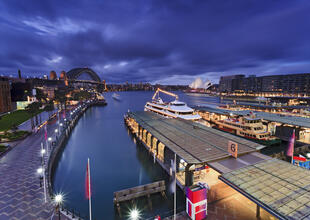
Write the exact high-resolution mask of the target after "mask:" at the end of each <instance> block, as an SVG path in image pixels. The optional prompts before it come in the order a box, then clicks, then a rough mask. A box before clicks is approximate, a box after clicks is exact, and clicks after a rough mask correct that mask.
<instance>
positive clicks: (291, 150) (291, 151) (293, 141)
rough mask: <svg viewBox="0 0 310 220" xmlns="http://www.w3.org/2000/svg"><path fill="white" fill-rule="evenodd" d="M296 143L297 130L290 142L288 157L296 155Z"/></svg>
mask: <svg viewBox="0 0 310 220" xmlns="http://www.w3.org/2000/svg"><path fill="white" fill-rule="evenodd" d="M294 143H295V130H294V131H293V134H292V137H291V138H290V142H289V144H288V148H287V152H286V155H287V156H289V157H292V156H293V155H294Z"/></svg>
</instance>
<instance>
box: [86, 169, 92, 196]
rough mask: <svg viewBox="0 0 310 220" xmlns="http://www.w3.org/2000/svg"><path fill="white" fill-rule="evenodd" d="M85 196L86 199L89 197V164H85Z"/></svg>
mask: <svg viewBox="0 0 310 220" xmlns="http://www.w3.org/2000/svg"><path fill="white" fill-rule="evenodd" d="M85 196H86V198H87V199H90V197H91V188H90V172H89V163H87V167H86V180H85Z"/></svg>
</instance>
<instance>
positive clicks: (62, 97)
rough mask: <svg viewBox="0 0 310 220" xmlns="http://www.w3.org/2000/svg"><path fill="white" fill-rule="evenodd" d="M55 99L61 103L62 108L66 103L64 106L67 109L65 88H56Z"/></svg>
mask: <svg viewBox="0 0 310 220" xmlns="http://www.w3.org/2000/svg"><path fill="white" fill-rule="evenodd" d="M55 100H56V101H57V102H58V103H60V108H62V105H63V104H64V107H65V109H66V101H67V97H66V92H65V91H63V90H55Z"/></svg>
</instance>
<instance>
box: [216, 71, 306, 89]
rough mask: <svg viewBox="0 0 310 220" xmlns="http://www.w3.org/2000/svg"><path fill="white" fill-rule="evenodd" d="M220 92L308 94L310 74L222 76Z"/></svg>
mask: <svg viewBox="0 0 310 220" xmlns="http://www.w3.org/2000/svg"><path fill="white" fill-rule="evenodd" d="M219 89H220V92H239V91H240V92H281V93H304V94H310V73H303V74H288V75H271V76H260V77H256V76H255V75H251V76H249V77H245V76H244V75H233V76H224V77H221V79H220V85H219Z"/></svg>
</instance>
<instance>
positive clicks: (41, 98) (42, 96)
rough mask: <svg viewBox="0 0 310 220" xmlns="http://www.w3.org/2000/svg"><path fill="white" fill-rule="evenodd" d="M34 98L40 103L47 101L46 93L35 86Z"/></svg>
mask: <svg viewBox="0 0 310 220" xmlns="http://www.w3.org/2000/svg"><path fill="white" fill-rule="evenodd" d="M36 98H37V100H38V102H40V103H47V94H45V93H44V92H43V91H42V90H41V89H38V88H36Z"/></svg>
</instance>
